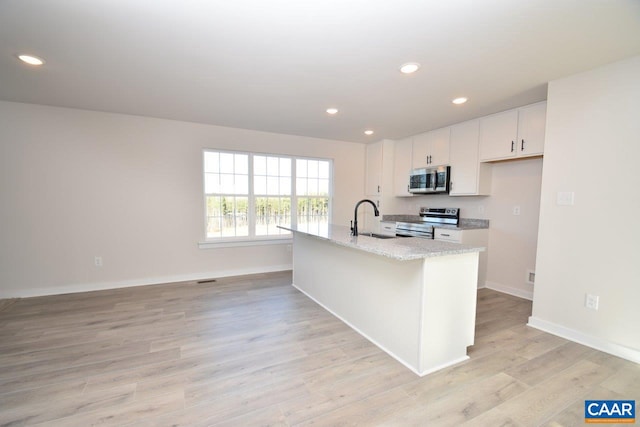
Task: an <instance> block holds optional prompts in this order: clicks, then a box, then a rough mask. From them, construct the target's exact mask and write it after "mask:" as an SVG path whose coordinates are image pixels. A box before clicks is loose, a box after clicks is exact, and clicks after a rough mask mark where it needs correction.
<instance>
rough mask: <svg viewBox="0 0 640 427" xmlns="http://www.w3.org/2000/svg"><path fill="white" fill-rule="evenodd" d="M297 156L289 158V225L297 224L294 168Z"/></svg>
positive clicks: (296, 194)
mask: <svg viewBox="0 0 640 427" xmlns="http://www.w3.org/2000/svg"><path fill="white" fill-rule="evenodd" d="M296 163H297V158H295V157H294V158H291V226H292V227H297V225H298V193H297V188H296V183H297V181H298V177H297V175H296V174H297V170H296Z"/></svg>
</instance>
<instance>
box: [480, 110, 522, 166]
mask: <svg viewBox="0 0 640 427" xmlns="http://www.w3.org/2000/svg"><path fill="white" fill-rule="evenodd" d="M517 137H518V110H509V111H505V112H504V113H498V114H494V115H492V116H487V117H483V118H482V119H480V161H488V160H500V159H508V158H511V157H515V156H516V154H517V150H516V148H517V147H516V139H517Z"/></svg>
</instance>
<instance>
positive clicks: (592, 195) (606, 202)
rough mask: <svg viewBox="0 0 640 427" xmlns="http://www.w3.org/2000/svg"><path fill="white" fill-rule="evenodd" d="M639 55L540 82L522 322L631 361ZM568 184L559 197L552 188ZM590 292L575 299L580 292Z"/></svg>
mask: <svg viewBox="0 0 640 427" xmlns="http://www.w3.org/2000/svg"><path fill="white" fill-rule="evenodd" d="M639 100H640V56H636V57H633V58H630V59H627V60H625V61H621V62H617V63H614V64H611V65H608V66H605V67H601V68H598V69H595V70H592V71H587V72H585V73H581V74H577V75H574V76H571V77H567V78H564V79H560V80H556V81H553V82H551V83H550V84H549V98H548V108H547V129H546V146H545V160H544V168H543V180H542V200H541V211H540V232H539V237H538V242H539V243H538V254H537V283H536V287H535V291H534V301H533V315H532V317H531V319H530V324H532V325H533V326H536V327H539V328H541V329H545V330H547V331H550V332H553V333H556V334H558V335H561V336H565V337H567V338H570V339H573V340H575V341H579V342H583V343H585V344H588V345H591V346H593V347H596V348H600V349H602V350H605V351H609V352H611V353H613V354H618V355H620V356H623V357H626V358H629V359H631V360H635V361H637V362H640V310H639V309H638V304H639V303H640V222H638V221H637V219H636V216H637V215H638V213H639V212H640V190H639V189H638V185H639V184H640V168H639V167H638V165H639V160H640V107H639V105H640V104H639V103H638V102H639ZM560 191H562V192H565V191H570V192H575V204H574V205H573V206H559V205H558V204H557V203H556V196H557V193H558V192H560ZM587 293H589V294H593V295H598V296H599V297H600V304H599V309H598V310H597V311H594V310H589V309H587V308H585V307H584V303H585V294H587Z"/></svg>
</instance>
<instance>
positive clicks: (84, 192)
mask: <svg viewBox="0 0 640 427" xmlns="http://www.w3.org/2000/svg"><path fill="white" fill-rule="evenodd" d="M203 148H222V149H238V150H246V151H256V152H269V153H281V154H291V155H303V156H315V157H325V158H332V159H334V179H335V182H336V183H339V184H340V185H336V186H335V188H334V200H333V207H334V209H333V222H336V223H342V224H345V225H346V224H348V223H349V220H350V218H351V216H352V215H353V213H352V212H353V206H354V204H355V202H356V201H357V200H359V199H360V198H362V195H363V188H364V145H362V144H354V143H349V142H342V141H331V140H322V139H315V138H307V137H299V136H291V135H280V134H273V133H264V132H255V131H248V130H240V129H231V128H223V127H217V126H209V125H202V124H195V123H186V122H178V121H170V120H160V119H152V118H145V117H137V116H127V115H119V114H107V113H99V112H92V111H84V110H73V109H65V108H55V107H46V106H39V105H30V104H20V103H10V102H0V174H1V175H0V203H1V204H0V224H2V236H1V238H0V298H6V297H15V296H30V295H45V294H54V293H62V292H73V291H82V290H90V289H101V288H108V287H114V286H127V285H135V284H146V283H158V282H166V281H174V280H187V279H198V278H208V277H220V276H224V275H229V274H238V273H249V272H258V271H269V270H277V269H284V268H289V267H290V266H291V253H289V252H287V250H286V249H287V248H286V245H269V246H257V247H240V248H224V249H222V248H219V249H206V250H202V249H198V247H197V243H198V242H199V241H202V240H203V238H204V237H203V236H204V217H203V216H204V201H203V195H202V191H203V189H202V181H203V179H202V149H203ZM96 255H100V256H102V257H103V262H104V266H103V267H102V268H96V267H95V266H94V256H96Z"/></svg>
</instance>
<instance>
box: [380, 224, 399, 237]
mask: <svg viewBox="0 0 640 427" xmlns="http://www.w3.org/2000/svg"><path fill="white" fill-rule="evenodd" d="M380 234H384V235H385V236H395V235H396V223H395V222H381V223H380Z"/></svg>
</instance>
